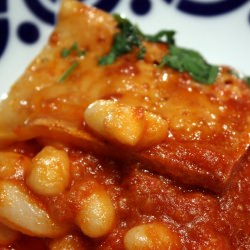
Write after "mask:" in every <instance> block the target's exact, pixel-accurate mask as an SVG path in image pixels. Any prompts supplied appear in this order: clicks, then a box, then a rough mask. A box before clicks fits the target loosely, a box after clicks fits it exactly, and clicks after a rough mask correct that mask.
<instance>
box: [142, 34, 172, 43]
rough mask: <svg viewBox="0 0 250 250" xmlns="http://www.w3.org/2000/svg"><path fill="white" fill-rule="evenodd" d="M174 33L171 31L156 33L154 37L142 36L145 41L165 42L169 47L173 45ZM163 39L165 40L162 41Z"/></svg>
mask: <svg viewBox="0 0 250 250" xmlns="http://www.w3.org/2000/svg"><path fill="white" fill-rule="evenodd" d="M174 35H175V31H173V30H162V31H159V32H158V33H156V34H155V35H144V37H145V40H147V41H149V42H153V43H158V42H165V43H168V44H169V45H174V44H175V39H174ZM164 38H165V39H164Z"/></svg>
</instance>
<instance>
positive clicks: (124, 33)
mask: <svg viewBox="0 0 250 250" xmlns="http://www.w3.org/2000/svg"><path fill="white" fill-rule="evenodd" d="M114 18H115V19H116V21H117V25H118V28H119V29H120V31H119V32H118V33H116V34H115V35H114V39H113V44H112V48H111V50H110V52H109V53H108V54H107V55H105V56H103V57H102V58H100V60H99V65H109V64H112V63H113V62H114V61H115V60H116V59H117V58H118V57H119V56H121V55H123V54H126V53H128V52H131V51H132V50H133V49H134V48H138V49H139V52H138V54H137V58H138V59H143V58H144V55H145V52H146V48H145V47H144V46H143V43H142V42H143V40H146V41H152V42H160V41H161V42H163V40H162V39H163V38H164V37H165V42H169V43H171V44H172V43H174V39H173V36H174V31H161V32H159V33H157V34H156V35H154V36H151V35H145V34H143V33H142V32H141V31H140V29H139V28H138V27H137V26H135V25H133V24H132V23H131V22H130V21H129V20H128V19H126V18H123V17H121V16H120V15H117V14H114Z"/></svg>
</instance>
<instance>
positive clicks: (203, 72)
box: [159, 45, 218, 84]
mask: <svg viewBox="0 0 250 250" xmlns="http://www.w3.org/2000/svg"><path fill="white" fill-rule="evenodd" d="M165 65H167V66H169V67H171V68H174V69H176V70H178V71H179V72H188V73H189V74H190V75H191V76H192V77H193V79H194V80H195V81H197V82H200V83H205V84H212V83H213V82H214V81H215V79H216V77H217V75H218V67H217V66H214V65H210V64H208V63H207V62H206V61H205V59H204V58H203V57H202V56H201V55H200V54H199V53H198V52H196V51H194V50H190V49H184V48H179V47H176V46H174V45H172V46H170V48H169V54H168V55H166V56H164V57H163V59H162V62H161V63H160V65H159V66H160V67H163V66H165Z"/></svg>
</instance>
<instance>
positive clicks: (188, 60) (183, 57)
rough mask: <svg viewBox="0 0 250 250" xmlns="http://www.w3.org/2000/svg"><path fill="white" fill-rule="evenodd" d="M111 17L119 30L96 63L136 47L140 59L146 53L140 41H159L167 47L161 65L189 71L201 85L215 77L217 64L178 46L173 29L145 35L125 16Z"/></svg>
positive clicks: (109, 61) (103, 61) (111, 59)
mask: <svg viewBox="0 0 250 250" xmlns="http://www.w3.org/2000/svg"><path fill="white" fill-rule="evenodd" d="M114 18H115V19H116V21H117V27H118V29H119V32H118V33H116V34H115V35H114V39H113V44H112V47H111V50H110V52H109V53H108V54H106V55H104V56H103V57H101V58H100V59H99V65H109V64H112V63H113V62H115V61H116V59H117V58H118V57H119V56H121V55H123V54H126V53H129V52H131V51H132V50H133V49H134V48H137V49H138V50H139V51H138V54H137V58H138V59H143V58H144V55H145V53H146V48H145V47H144V46H143V41H150V42H154V43H158V42H161V43H166V44H168V46H169V53H168V54H167V55H165V56H164V57H163V58H162V61H161V62H159V65H160V66H161V67H164V66H168V67H171V68H174V69H175V70H178V71H179V72H188V73H189V74H190V76H191V77H192V78H193V79H194V80H195V81H197V82H200V83H203V84H212V83H213V82H214V81H215V80H216V77H217V75H218V71H219V70H218V67H217V66H215V65H211V64H209V63H207V62H206V60H205V59H204V58H203V57H202V56H201V54H200V53H198V52H196V51H194V50H190V49H185V48H180V47H177V46H176V45H175V39H174V35H175V32H174V31H172V30H163V31H160V32H158V33H156V34H155V35H146V34H143V33H142V32H141V30H140V29H139V28H138V27H137V26H135V25H133V24H132V23H131V22H130V21H129V20H128V19H126V18H122V17H121V16H120V15H117V14H115V15H114Z"/></svg>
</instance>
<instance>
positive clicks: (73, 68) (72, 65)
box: [59, 61, 79, 83]
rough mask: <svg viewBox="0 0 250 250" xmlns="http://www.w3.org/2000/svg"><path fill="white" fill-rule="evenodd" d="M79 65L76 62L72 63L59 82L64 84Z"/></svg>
mask: <svg viewBox="0 0 250 250" xmlns="http://www.w3.org/2000/svg"><path fill="white" fill-rule="evenodd" d="M78 65H79V63H78V62H77V61H74V62H73V63H72V64H71V66H70V67H69V68H68V69H67V70H66V71H65V72H64V73H63V75H62V76H61V77H60V79H59V82H60V83H62V82H64V81H65V80H66V79H67V78H68V77H69V75H70V74H71V73H72V72H73V71H74V70H75V68H76V67H77V66H78Z"/></svg>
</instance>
